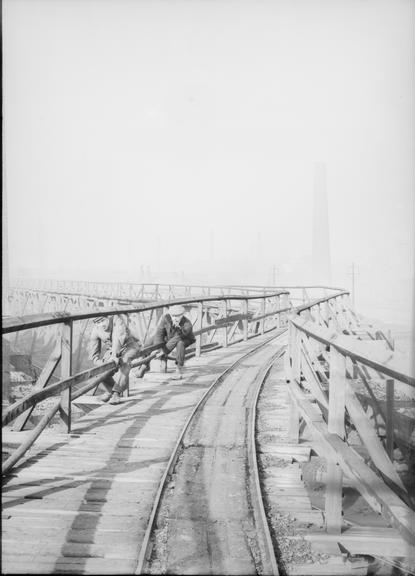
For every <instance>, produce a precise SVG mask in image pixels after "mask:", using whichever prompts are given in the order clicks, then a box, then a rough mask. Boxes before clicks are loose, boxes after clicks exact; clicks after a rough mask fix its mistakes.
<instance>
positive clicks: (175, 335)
mask: <svg viewBox="0 0 415 576" xmlns="http://www.w3.org/2000/svg"><path fill="white" fill-rule="evenodd" d="M184 313H185V309H184V307H183V306H181V305H180V304H179V305H176V306H171V308H170V309H169V313H168V314H165V315H164V316H163V317H162V318H161V320H160V321H159V323H158V325H157V328H156V333H155V334H154V336H153V337H152V338H151V340H150V342H149V344H163V346H162V350H163V355H162V356H161V357H160V360H161V362H162V365H163V371H164V372H166V371H167V356H168V355H169V353H170V352H171V351H172V350H174V349H175V348H176V360H175V361H176V373H175V375H174V376H173V377H172V378H173V380H180V379H181V378H182V368H183V365H184V357H185V348H187V347H188V346H190V345H191V344H193V343H194V342H195V340H196V339H195V337H194V334H193V326H192V323H191V322H190V320H189V319H188V318H186V316H185V315H184ZM149 370H150V363H149V362H148V363H146V364H143V365H142V366H141V368H140V370H139V372H138V374H137V376H138V378H142V377H143V376H144V374H145V373H146V372H148V371H149Z"/></svg>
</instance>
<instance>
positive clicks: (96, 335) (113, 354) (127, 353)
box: [90, 315, 141, 404]
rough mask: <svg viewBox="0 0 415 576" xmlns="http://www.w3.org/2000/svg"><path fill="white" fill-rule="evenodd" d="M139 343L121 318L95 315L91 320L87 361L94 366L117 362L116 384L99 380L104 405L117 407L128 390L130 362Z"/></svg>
mask: <svg viewBox="0 0 415 576" xmlns="http://www.w3.org/2000/svg"><path fill="white" fill-rule="evenodd" d="M140 350H141V345H140V342H139V341H138V340H137V338H135V337H134V336H132V335H131V333H130V330H129V328H128V321H127V319H126V318H125V317H124V316H123V315H119V316H115V317H114V316H98V317H97V318H94V328H93V330H92V334H91V341H90V358H91V360H92V361H93V363H94V364H104V363H105V362H110V361H111V360H115V361H116V362H118V365H119V370H118V373H117V374H118V382H115V380H114V378H113V377H112V376H108V377H107V378H106V379H105V380H103V381H102V384H103V385H104V387H105V389H106V393H105V394H103V396H101V400H102V401H103V402H108V401H109V403H110V404H119V402H120V397H121V394H122V393H123V392H124V390H125V389H126V388H127V387H128V383H129V375H130V369H131V365H130V363H131V360H133V359H134V358H137V357H138V356H139V352H140Z"/></svg>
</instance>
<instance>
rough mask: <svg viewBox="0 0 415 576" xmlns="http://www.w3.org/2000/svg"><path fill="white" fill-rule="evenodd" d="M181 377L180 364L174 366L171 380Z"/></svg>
mask: <svg viewBox="0 0 415 576" xmlns="http://www.w3.org/2000/svg"><path fill="white" fill-rule="evenodd" d="M182 378H183V374H182V368H181V366H176V371H175V373H174V374H173V376H172V380H181V379H182Z"/></svg>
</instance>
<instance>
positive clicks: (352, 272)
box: [347, 262, 359, 307]
mask: <svg viewBox="0 0 415 576" xmlns="http://www.w3.org/2000/svg"><path fill="white" fill-rule="evenodd" d="M347 275H348V276H351V277H352V304H353V307H354V305H355V288H356V287H355V278H356V276H358V275H359V270H358V269H357V266H356V264H355V263H354V262H352V265H351V267H350V272H349V273H348V274H347Z"/></svg>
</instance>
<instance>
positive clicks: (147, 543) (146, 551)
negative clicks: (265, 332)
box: [135, 330, 286, 574]
mask: <svg viewBox="0 0 415 576" xmlns="http://www.w3.org/2000/svg"><path fill="white" fill-rule="evenodd" d="M284 332H286V330H284V331H283V332H282V333H281V334H279V335H278V336H277V337H276V336H272V337H271V338H268V339H267V340H266V341H265V342H262V343H261V344H259V345H258V346H256V347H255V348H253V349H251V350H250V351H249V352H248V353H246V354H244V355H243V356H242V357H240V358H238V360H236V361H235V362H234V363H233V364H232V365H231V366H229V367H228V368H227V369H226V370H224V371H223V372H222V373H221V374H220V375H219V376H218V377H217V378H216V380H215V381H214V382H213V384H212V385H211V386H210V387H209V388H208V389H207V390H206V392H205V393H204V395H203V396H202V398H201V399H200V400H199V402H198V403H197V405H196V406H195V408H194V409H193V410H192V413H191V414H190V416H189V417H188V419H187V421H186V423H185V425H184V426H183V429H182V431H181V433H180V435H179V438H178V440H177V442H176V445H175V447H174V449H173V452H172V454H171V457H170V460H169V462H168V465H167V468H166V470H165V472H164V474H163V477H162V478H161V480H160V484H159V488H158V490H157V494H156V497H155V500H154V504H153V508H152V511H151V514H150V519H149V523H148V525H147V529H146V533H145V536H144V539H143V543H142V546H141V550H140V554H139V557H138V561H137V568H136V570H135V574H144V573H145V572H144V569H145V566H146V562H148V561H149V559H150V555H151V535H152V532H153V530H154V526H155V521H156V518H157V514H158V511H159V508H160V504H161V500H162V497H163V494H164V492H165V489H166V486H167V482H168V480H169V477H170V476H171V474H172V472H173V470H174V467H175V465H176V462H177V459H178V456H179V451H180V448H181V447H182V445H183V439H184V436H185V434H186V432H187V430H188V429H189V427H190V424H191V422H192V421H193V419H194V418H195V416H196V414H197V413H198V412H200V410H201V409H202V407H203V406H204V404H205V403H206V401H207V399H208V398H209V396H210V395H211V394H212V392H213V391H214V390H215V389H216V388H217V387H218V386H219V385H220V384H221V383H222V382H223V380H224V379H225V378H226V377H227V376H228V375H229V374H230V373H231V372H232V371H233V370H234V369H235V368H236V367H237V366H238V365H239V364H240V363H241V362H242V361H244V360H245V359H246V358H248V357H249V356H251V355H253V354H254V353H256V352H257V351H258V350H260V349H261V348H263V347H265V346H266V345H267V344H268V343H269V342H271V341H272V340H275V339H276V338H279V337H280V336H281V335H283V334H284ZM267 372H268V371H267ZM258 487H259V483H258ZM265 539H266V544H267V545H269V544H271V545H272V543H271V540H270V536H269V532H268V534H267V536H265ZM269 557H270V558H272V557H273V561H271V563H272V566H273V569H274V567H277V564H276V561H275V556H274V549H273V547H272V552H271V551H269ZM272 573H273V574H278V568H277V571H276V572H274V571H273V572H272Z"/></svg>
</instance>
